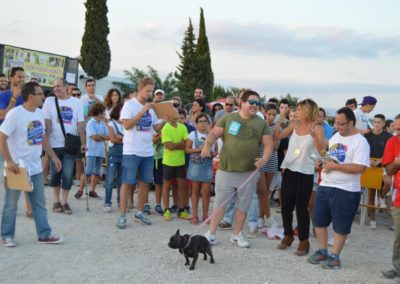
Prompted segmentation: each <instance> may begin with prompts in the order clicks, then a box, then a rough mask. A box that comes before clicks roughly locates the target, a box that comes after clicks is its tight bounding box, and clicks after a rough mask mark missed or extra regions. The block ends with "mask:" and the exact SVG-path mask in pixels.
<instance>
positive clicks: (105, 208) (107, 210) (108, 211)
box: [104, 205, 111, 213]
mask: <svg viewBox="0 0 400 284" xmlns="http://www.w3.org/2000/svg"><path fill="white" fill-rule="evenodd" d="M104 212H106V213H111V206H110V205H106V206H104Z"/></svg>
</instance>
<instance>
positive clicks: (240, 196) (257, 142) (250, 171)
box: [201, 90, 273, 248]
mask: <svg viewBox="0 0 400 284" xmlns="http://www.w3.org/2000/svg"><path fill="white" fill-rule="evenodd" d="M240 100H241V109H240V111H239V112H236V113H233V114H231V115H226V116H224V117H223V118H221V119H220V120H219V121H218V122H217V124H216V126H215V127H214V128H213V129H212V131H211V132H210V134H209V135H208V136H207V139H206V142H205V145H204V147H203V149H202V151H201V156H202V157H211V154H210V147H211V145H213V144H214V143H215V141H216V140H217V139H218V138H219V137H221V138H222V139H223V140H224V146H223V147H222V150H221V152H220V163H219V168H218V171H217V174H216V184H215V187H216V189H215V192H216V196H215V200H214V212H213V215H212V216H213V217H212V219H211V224H210V228H209V230H208V232H207V233H206V234H205V237H206V238H207V239H208V241H209V242H210V243H211V244H216V243H217V240H216V235H215V233H216V231H217V226H218V224H219V222H220V221H221V220H222V218H223V216H224V213H225V208H226V205H227V204H229V203H231V201H232V199H233V195H234V194H235V192H236V194H235V206H236V212H235V228H234V230H233V234H232V236H231V242H232V243H234V244H237V245H238V246H239V247H242V248H248V247H249V246H250V244H249V242H248V241H247V240H246V238H245V236H244V235H243V233H242V229H243V225H244V222H245V220H246V216H247V212H248V210H249V207H250V204H251V200H252V197H253V192H254V191H255V189H256V185H257V181H258V179H259V177H260V174H259V172H258V169H260V168H261V167H262V166H263V165H264V164H265V163H266V162H267V161H268V159H269V157H270V156H271V153H272V148H273V143H272V135H271V133H270V130H269V127H268V125H267V124H266V123H265V121H264V119H262V118H260V117H258V116H257V112H258V109H259V106H260V96H259V95H258V94H257V93H256V92H254V91H251V90H248V91H245V92H244V93H243V94H242V96H241V99H240ZM261 145H263V149H264V155H263V157H262V158H261V159H260V158H259V148H260V146H261ZM244 181H245V183H244V184H242V183H243V182H244Z"/></svg>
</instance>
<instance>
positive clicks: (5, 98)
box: [0, 90, 24, 125]
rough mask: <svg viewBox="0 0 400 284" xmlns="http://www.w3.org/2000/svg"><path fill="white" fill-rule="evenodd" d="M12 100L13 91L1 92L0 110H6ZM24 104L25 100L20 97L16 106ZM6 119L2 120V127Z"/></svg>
mask: <svg viewBox="0 0 400 284" xmlns="http://www.w3.org/2000/svg"><path fill="white" fill-rule="evenodd" d="M11 98H12V92H11V90H5V91H2V92H0V110H3V109H6V108H7V107H8V105H9V104H10V100H11ZM23 103H24V100H23V99H22V96H18V97H17V100H16V103H15V106H19V105H22V104H23ZM3 120H4V119H0V125H1V124H2V123H3Z"/></svg>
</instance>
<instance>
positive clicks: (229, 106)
mask: <svg viewBox="0 0 400 284" xmlns="http://www.w3.org/2000/svg"><path fill="white" fill-rule="evenodd" d="M234 109H235V98H234V97H232V96H229V97H227V98H226V99H225V104H224V109H221V110H219V111H217V113H216V114H215V116H214V123H217V121H218V120H220V119H221V118H222V117H223V116H225V115H226V114H230V113H232V112H233V110H234Z"/></svg>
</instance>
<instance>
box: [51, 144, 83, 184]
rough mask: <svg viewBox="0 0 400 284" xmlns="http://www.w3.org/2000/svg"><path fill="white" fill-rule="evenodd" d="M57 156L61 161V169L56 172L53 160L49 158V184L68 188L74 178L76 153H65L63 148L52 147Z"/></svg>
mask: <svg viewBox="0 0 400 284" xmlns="http://www.w3.org/2000/svg"><path fill="white" fill-rule="evenodd" d="M53 150H54V153H56V156H57V158H58V159H59V160H60V161H61V163H62V169H61V171H59V172H57V170H56V168H55V165H54V163H53V161H51V160H50V180H49V186H54V187H61V188H62V189H65V190H70V189H71V187H72V181H73V179H74V170H75V159H76V155H70V154H68V153H65V151H64V148H53Z"/></svg>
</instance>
